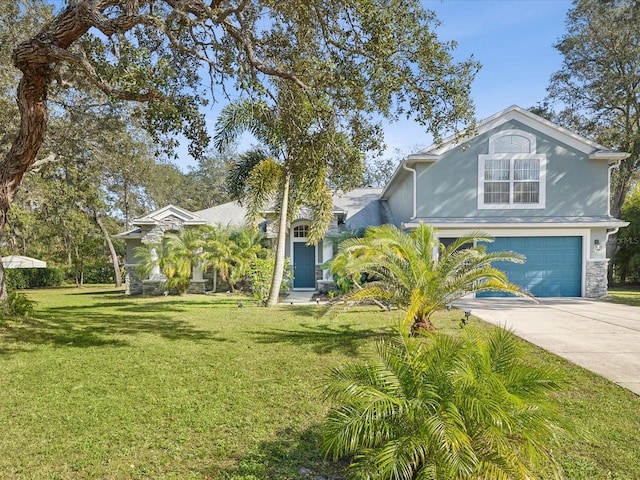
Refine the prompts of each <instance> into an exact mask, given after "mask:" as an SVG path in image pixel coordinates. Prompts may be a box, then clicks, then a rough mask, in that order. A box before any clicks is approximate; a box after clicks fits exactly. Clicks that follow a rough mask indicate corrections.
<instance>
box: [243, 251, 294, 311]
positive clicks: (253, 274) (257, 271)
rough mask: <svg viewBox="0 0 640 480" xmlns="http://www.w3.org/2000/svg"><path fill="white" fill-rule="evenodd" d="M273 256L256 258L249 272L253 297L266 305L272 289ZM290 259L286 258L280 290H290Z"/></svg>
mask: <svg viewBox="0 0 640 480" xmlns="http://www.w3.org/2000/svg"><path fill="white" fill-rule="evenodd" d="M273 264H274V259H273V256H270V257H267V258H255V259H254V260H253V262H252V263H251V271H250V273H249V285H250V287H249V288H250V290H251V293H252V295H253V297H254V298H255V299H256V300H258V302H260V304H261V305H265V304H266V302H267V299H268V298H269V290H270V289H271V280H272V278H273ZM289 264H290V260H289V259H288V258H287V259H285V264H284V277H283V279H282V285H281V286H280V290H288V289H289V286H290V284H291V274H292V272H291V268H289Z"/></svg>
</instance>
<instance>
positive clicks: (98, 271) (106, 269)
mask: <svg viewBox="0 0 640 480" xmlns="http://www.w3.org/2000/svg"><path fill="white" fill-rule="evenodd" d="M80 273H82V283H94V284H103V283H114V282H115V277H114V274H113V265H111V264H110V263H107V264H94V265H85V266H83V267H82V268H81V269H75V268H67V269H66V275H65V279H66V280H67V281H69V282H76V275H78V276H79V275H80Z"/></svg>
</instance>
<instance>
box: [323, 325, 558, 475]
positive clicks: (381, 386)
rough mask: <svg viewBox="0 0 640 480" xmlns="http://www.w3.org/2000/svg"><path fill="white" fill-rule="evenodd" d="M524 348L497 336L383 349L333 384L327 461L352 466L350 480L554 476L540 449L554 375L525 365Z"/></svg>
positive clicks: (470, 334)
mask: <svg viewBox="0 0 640 480" xmlns="http://www.w3.org/2000/svg"><path fill="white" fill-rule="evenodd" d="M520 345H521V344H519V343H518V341H517V340H516V339H515V337H514V335H513V334H511V333H510V332H508V331H506V330H503V329H495V330H492V331H491V333H489V334H481V333H480V332H479V331H477V330H475V329H466V330H465V332H464V334H463V335H462V336H461V337H458V338H457V337H454V336H450V335H448V334H445V333H437V334H433V335H430V336H428V337H422V336H418V337H411V336H409V335H408V334H407V333H406V332H405V333H403V334H401V335H399V336H398V337H397V338H395V339H394V340H393V341H384V342H379V344H378V356H379V361H378V362H376V363H370V364H365V365H360V364H351V365H347V366H346V367H343V368H339V369H334V370H333V373H332V374H331V376H330V378H329V381H328V384H327V387H326V389H325V395H326V398H327V399H329V400H332V401H334V402H335V405H336V406H335V407H334V408H333V409H332V410H331V411H330V413H329V417H328V419H327V422H326V424H325V427H324V431H323V447H324V450H325V452H326V453H327V454H328V455H330V456H332V457H333V459H334V460H337V459H339V458H343V457H348V458H350V459H351V465H350V467H349V469H348V473H350V474H352V475H353V477H355V478H376V479H380V480H384V479H395V480H402V479H405V480H412V479H416V478H425V479H426V478H433V479H454V478H455V479H460V480H462V479H468V480H471V479H479V478H487V479H488V478H496V479H497V478H505V479H506V478H510V479H521V480H525V479H529V480H531V479H534V478H537V477H536V475H534V474H533V472H532V469H531V467H532V466H534V465H536V464H537V463H544V464H550V465H551V467H552V469H553V467H555V461H554V460H553V457H552V455H551V452H550V451H549V450H548V449H547V448H546V447H545V446H544V442H545V441H546V440H547V439H548V438H550V435H551V433H552V432H553V431H554V430H555V425H554V419H555V413H556V410H555V409H554V404H553V403H552V402H551V401H550V400H549V398H548V395H547V394H548V393H549V392H550V391H552V390H554V389H555V388H557V383H556V382H555V381H554V377H556V376H557V373H556V372H555V371H554V370H553V369H550V368H547V367H544V366H541V365H534V364H532V363H530V362H528V361H527V359H526V357H524V356H523V355H522V352H521V350H520V349H521V347H520ZM555 473H556V477H557V476H559V472H558V471H556V472H555Z"/></svg>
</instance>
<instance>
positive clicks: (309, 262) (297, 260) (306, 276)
mask: <svg viewBox="0 0 640 480" xmlns="http://www.w3.org/2000/svg"><path fill="white" fill-rule="evenodd" d="M293 288H316V247H315V246H313V245H306V244H304V243H303V242H294V244H293Z"/></svg>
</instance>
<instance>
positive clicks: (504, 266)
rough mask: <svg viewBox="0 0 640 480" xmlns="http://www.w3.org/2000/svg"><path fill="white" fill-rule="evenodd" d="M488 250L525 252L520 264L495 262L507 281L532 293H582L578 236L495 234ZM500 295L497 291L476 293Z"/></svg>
mask: <svg viewBox="0 0 640 480" xmlns="http://www.w3.org/2000/svg"><path fill="white" fill-rule="evenodd" d="M487 251H488V252H497V251H512V252H517V253H521V254H523V255H525V256H526V257H527V260H526V262H525V263H524V264H514V263H509V262H496V263H494V266H495V267H496V268H499V269H500V270H502V271H504V272H505V273H506V274H507V278H508V279H509V281H510V282H512V283H515V284H516V285H520V286H521V287H522V288H523V289H524V290H526V291H528V292H530V293H532V294H533V295H535V296H536V297H580V296H581V295H582V237H498V238H496V239H495V242H493V243H490V244H488V245H487ZM478 296H479V297H480V296H482V297H495V296H504V294H500V293H499V292H496V293H493V292H487V293H483V294H478Z"/></svg>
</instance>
